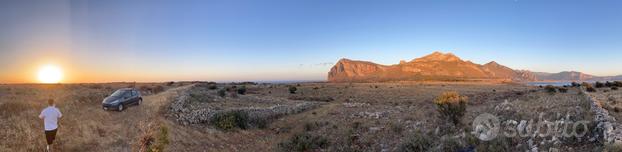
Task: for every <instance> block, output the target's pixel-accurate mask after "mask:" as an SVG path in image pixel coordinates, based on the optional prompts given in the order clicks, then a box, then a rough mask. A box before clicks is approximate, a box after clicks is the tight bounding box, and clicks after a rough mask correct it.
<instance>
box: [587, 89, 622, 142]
mask: <svg viewBox="0 0 622 152" xmlns="http://www.w3.org/2000/svg"><path fill="white" fill-rule="evenodd" d="M581 91H582V92H583V94H586V98H587V100H588V101H590V104H591V108H590V110H591V112H592V113H594V122H596V123H597V125H596V132H597V139H599V140H601V141H602V142H603V143H604V144H605V145H622V124H620V123H618V122H617V121H616V119H615V117H612V116H610V115H609V111H607V109H605V108H603V107H602V106H601V105H600V103H599V102H598V100H596V99H594V98H593V97H591V96H590V95H588V94H587V92H585V91H583V90H581Z"/></svg>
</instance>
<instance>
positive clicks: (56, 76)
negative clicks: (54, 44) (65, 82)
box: [38, 65, 63, 83]
mask: <svg viewBox="0 0 622 152" xmlns="http://www.w3.org/2000/svg"><path fill="white" fill-rule="evenodd" d="M38 78H39V82H41V83H59V82H60V80H61V79H62V78H63V73H62V71H61V69H60V68H59V67H58V66H55V65H45V66H43V67H41V68H40V69H39V73H38Z"/></svg>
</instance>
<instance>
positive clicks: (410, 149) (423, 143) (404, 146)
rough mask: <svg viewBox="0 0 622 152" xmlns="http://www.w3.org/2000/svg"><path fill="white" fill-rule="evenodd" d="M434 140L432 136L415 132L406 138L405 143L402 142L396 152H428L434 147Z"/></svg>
mask: <svg viewBox="0 0 622 152" xmlns="http://www.w3.org/2000/svg"><path fill="white" fill-rule="evenodd" d="M435 140H436V139H435V138H434V136H430V135H428V134H425V133H422V132H415V133H414V134H412V135H410V136H408V137H407V138H406V140H405V141H403V142H402V143H401V144H400V145H399V147H398V151H402V152H420V151H429V150H430V149H432V147H433V146H434V145H435V142H434V141H435Z"/></svg>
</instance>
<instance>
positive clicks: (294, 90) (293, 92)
mask: <svg viewBox="0 0 622 152" xmlns="http://www.w3.org/2000/svg"><path fill="white" fill-rule="evenodd" d="M288 90H289V93H290V94H296V91H297V90H298V88H296V87H295V86H290V87H289V89H288Z"/></svg>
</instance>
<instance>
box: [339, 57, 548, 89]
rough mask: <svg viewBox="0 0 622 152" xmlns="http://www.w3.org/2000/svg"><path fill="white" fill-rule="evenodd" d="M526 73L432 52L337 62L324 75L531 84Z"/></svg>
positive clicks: (350, 78) (341, 78) (368, 79)
mask: <svg viewBox="0 0 622 152" xmlns="http://www.w3.org/2000/svg"><path fill="white" fill-rule="evenodd" d="M535 78H536V77H535V76H534V75H533V74H532V73H531V72H529V71H520V70H513V69H511V68H508V67H506V66H503V65H500V64H498V63H497V62H494V61H493V62H490V63H487V64H484V65H480V64H476V63H473V62H471V61H464V60H462V59H460V58H459V57H457V56H455V55H454V54H452V53H441V52H434V53H432V54H429V55H426V56H424V57H421V58H416V59H413V60H411V61H408V62H406V61H400V63H399V64H395V65H380V64H376V63H373V62H368V61H356V60H350V59H341V60H339V61H338V62H337V63H336V64H335V65H334V66H333V67H332V68H331V70H330V72H328V81H329V82H380V81H401V80H464V79H503V80H512V81H535V80H536V79H535Z"/></svg>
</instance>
